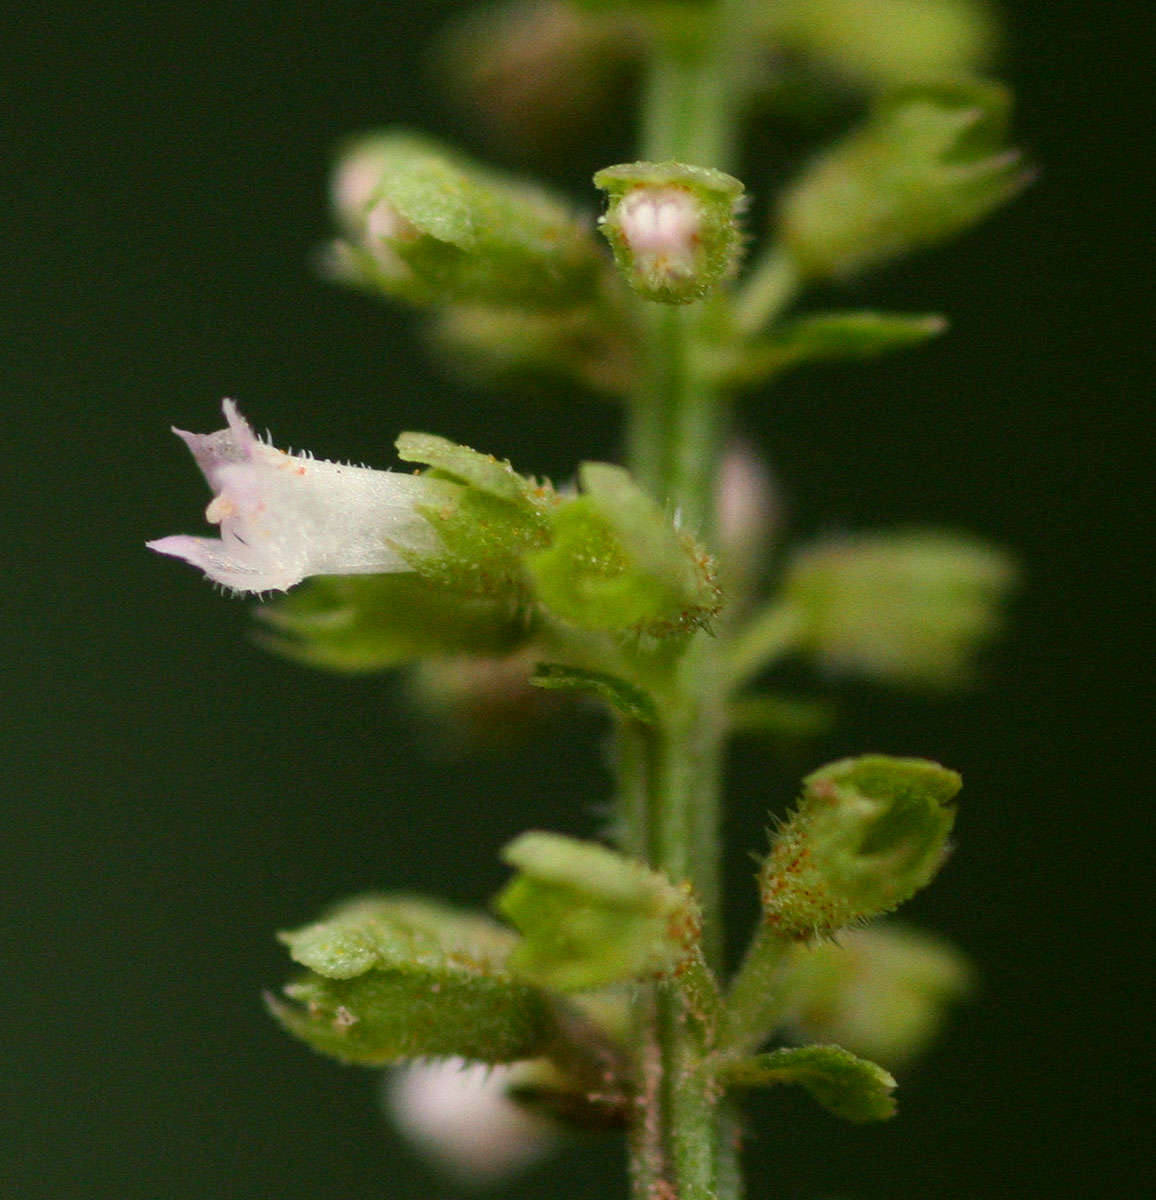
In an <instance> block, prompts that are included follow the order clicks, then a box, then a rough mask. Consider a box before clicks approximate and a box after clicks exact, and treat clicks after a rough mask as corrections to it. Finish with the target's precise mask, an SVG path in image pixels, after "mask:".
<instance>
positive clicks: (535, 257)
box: [333, 130, 606, 309]
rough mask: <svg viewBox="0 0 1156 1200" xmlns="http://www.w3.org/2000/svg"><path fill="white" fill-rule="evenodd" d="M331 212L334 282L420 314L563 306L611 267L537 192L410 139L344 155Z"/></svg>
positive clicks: (587, 234)
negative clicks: (463, 306)
mask: <svg viewBox="0 0 1156 1200" xmlns="http://www.w3.org/2000/svg"><path fill="white" fill-rule="evenodd" d="M333 192H334V204H335V208H336V211H337V216H338V219H339V221H340V222H341V224H342V226H343V228H344V233H345V236H344V239H343V240H342V241H340V242H339V243H338V244H337V246H336V249H335V253H334V256H333V266H334V269H335V271H336V273H337V274H338V275H339V277H341V278H343V279H345V280H347V281H349V282H352V283H356V284H358V285H359V286H362V287H366V288H369V289H371V290H375V291H383V292H385V293H387V294H388V295H391V296H399V297H401V298H403V299H407V300H410V301H413V302H415V303H438V304H444V303H457V302H474V303H476V302H483V303H494V304H499V305H502V306H509V307H520V308H529V309H543V308H546V309H549V308H558V307H568V306H570V305H573V304H576V303H579V302H581V301H584V300H588V299H590V298H591V297H592V296H593V295H594V294H595V293H596V292H597V290H598V288H599V286H600V284H599V281H600V279H601V278H602V277H603V276H604V274H605V271H606V263H605V259H604V258H603V256H602V254H601V253H600V252H599V249H598V245H597V243H596V242H595V240H594V237H593V234H592V232H591V230H590V228H589V226H588V225H587V224H586V223H585V222H584V221H582V220H580V219H579V218H577V217H576V216H575V215H574V214H573V213H572V212H571V211H570V210H569V209H568V208H567V206H566V205H564V204H563V203H561V202H559V201H558V200H556V199H554V198H553V197H552V196H550V195H548V194H547V193H546V192H545V191H544V190H542V189H540V188H537V187H534V186H531V185H529V184H525V183H522V182H520V181H516V180H513V179H510V178H508V177H506V176H505V175H502V174H501V173H499V172H497V171H493V170H490V169H489V168H487V167H483V166H480V165H479V164H477V163H475V162H473V161H472V160H470V159H468V158H466V157H465V156H464V155H462V154H459V153H457V152H456V151H453V150H450V149H448V148H446V147H444V146H441V145H439V144H438V143H436V142H434V141H432V140H430V139H428V138H425V137H421V136H419V135H417V134H413V133H408V132H405V131H401V130H390V131H386V132H383V133H377V134H372V135H370V136H368V137H364V138H362V139H360V140H358V141H356V142H353V143H352V144H350V145H349V146H348V147H347V148H346V150H345V151H344V153H343V155H342V158H341V160H340V162H339V164H338V169H337V174H336V178H335V182H334V188H333Z"/></svg>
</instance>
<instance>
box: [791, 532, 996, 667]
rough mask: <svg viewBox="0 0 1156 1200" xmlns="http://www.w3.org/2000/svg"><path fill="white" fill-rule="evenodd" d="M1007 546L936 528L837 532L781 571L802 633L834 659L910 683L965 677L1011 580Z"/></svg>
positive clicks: (829, 662)
mask: <svg viewBox="0 0 1156 1200" xmlns="http://www.w3.org/2000/svg"><path fill="white" fill-rule="evenodd" d="M1015 577H1016V569H1015V564H1014V563H1013V562H1012V560H1011V559H1010V557H1009V556H1008V555H1007V554H1006V553H1004V551H1002V550H1000V549H998V548H997V547H995V546H991V545H989V544H987V543H985V542H982V541H980V540H978V539H972V538H967V537H964V536H961V535H959V534H951V533H943V532H938V531H935V530H909V531H906V532H898V533H874V534H860V535H857V536H852V537H842V538H833V539H830V540H829V541H826V542H821V543H818V544H816V545H814V546H811V547H809V548H806V549H804V550H802V551H800V552H799V553H798V554H797V555H796V556H795V558H794V560H793V561H792V562H791V563H790V565H789V566H788V569H787V573H786V578H785V580H784V594H785V597H786V599H787V602H788V603H789V604H790V605H791V606H792V608H793V609H794V610H795V611H796V613H797V614H798V616H799V619H800V622H801V632H800V635H799V641H800V644H801V646H802V648H803V649H804V651H805V652H809V653H811V654H813V655H815V656H816V657H817V658H818V659H819V661H820V662H821V663H822V664H823V665H824V666H825V667H827V668H828V669H830V670H833V671H840V672H853V673H857V674H862V675H866V676H869V677H871V678H874V679H879V680H883V681H885V682H889V683H894V684H902V685H907V686H923V687H949V686H953V685H959V684H963V683H966V682H967V681H968V679H969V678H970V676H971V674H972V660H973V659H974V657H975V654H976V651H977V650H979V649H980V648H981V647H982V646H983V645H984V644H985V643H987V642H988V641H990V640H991V638H992V637H993V635H994V634H995V633H996V632H997V630H998V628H999V615H1000V614H999V605H1000V602H1001V601H1002V600H1003V599H1004V598H1005V596H1006V595H1007V593H1008V591H1009V590H1010V589H1011V587H1012V586H1013V584H1014V582H1015Z"/></svg>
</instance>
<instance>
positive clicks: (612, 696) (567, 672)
mask: <svg viewBox="0 0 1156 1200" xmlns="http://www.w3.org/2000/svg"><path fill="white" fill-rule="evenodd" d="M530 682H531V683H532V684H533V685H534V686H535V687H540V688H549V689H553V690H556V691H565V692H586V693H588V694H589V695H592V696H597V697H598V699H599V700H604V701H605V702H606V703H607V704H609V705H610V707H611V708H612V709H614V710H615V712H618V713H621V714H622V715H623V716H624V717H631V718H632V719H633V720H635V721H642V722H643V723H644V724H647V725H653V724H654V723H655V722H656V721H657V720H658V712H657V710H656V709H655V705H654V700H653V699H652V698H651V697H650V696H649V695H647V693H646V692H644V691H643V690H642V689H641V688H638V687H635V686H634V685H633V684H632V683H627V682H626V680H625V679H619V678H618V677H617V676H615V675H607V674H606V673H605V672H602V671H589V670H587V669H586V668H584V667H569V666H566V665H565V664H564V663H539V664H538V666H537V667H536V668H535V670H534V674H533V675H532V676H531V678H530Z"/></svg>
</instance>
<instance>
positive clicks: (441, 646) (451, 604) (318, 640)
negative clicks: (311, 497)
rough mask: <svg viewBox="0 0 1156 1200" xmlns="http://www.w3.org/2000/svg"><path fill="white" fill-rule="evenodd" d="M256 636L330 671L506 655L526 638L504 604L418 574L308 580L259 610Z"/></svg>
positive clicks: (518, 620) (519, 618)
mask: <svg viewBox="0 0 1156 1200" xmlns="http://www.w3.org/2000/svg"><path fill="white" fill-rule="evenodd" d="M257 616H258V617H259V618H260V619H261V620H262V621H264V622H265V624H266V625H267V626H268V627H269V629H270V631H271V632H269V633H265V634H262V635H260V638H259V640H260V641H261V642H262V643H263V644H264V645H266V646H268V647H269V648H270V649H272V650H274V651H276V652H277V653H279V654H283V655H284V656H285V657H287V658H292V659H295V660H296V661H298V662H303V663H306V664H308V665H310V666H315V667H324V668H328V669H330V670H334V671H345V672H363V671H379V670H384V669H386V668H389V667H396V666H400V665H402V664H405V663H410V662H413V661H415V660H417V659H420V658H429V657H434V658H441V657H446V656H457V655H500V654H507V653H509V652H510V651H511V650H513V649H514V648H515V647H517V646H518V645H519V644H521V643H522V642H523V641H525V640H526V638H527V636H528V632H529V631H528V627H527V624H526V620H525V617H524V615H522V614H520V613H519V612H518V611H517V610H516V609H515V608H512V607H511V605H510V604H509V603H506V602H503V601H500V600H499V601H494V600H486V599H476V598H473V597H469V596H462V595H456V594H451V593H449V592H447V591H445V590H444V589H442V588H438V587H436V586H434V585H433V584H431V583H430V582H427V581H426V580H424V579H422V578H421V577H419V576H418V575H416V574H409V573H397V574H392V575H333V576H318V577H314V578H312V579H308V580H306V581H305V583H303V584H302V585H301V586H300V587H297V588H294V589H293V591H291V592H290V593H289V594H288V595H286V596H284V597H282V598H279V599H278V600H276V601H274V602H273V603H271V604H266V605H263V606H262V607H261V608H259V609H258V610H257Z"/></svg>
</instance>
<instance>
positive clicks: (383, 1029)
mask: <svg viewBox="0 0 1156 1200" xmlns="http://www.w3.org/2000/svg"><path fill="white" fill-rule="evenodd" d="M279 936H280V939H281V941H283V942H284V943H285V944H286V945H287V946H288V947H289V953H290V954H291V955H292V957H293V958H294V960H295V961H296V962H298V963H300V964H301V965H302V966H304V967H307V968H308V969H309V972H310V973H309V974H308V975H307V976H305V977H304V978H302V979H301V980H299V981H298V982H296V983H293V984H290V985H289V986H288V987H287V988H286V989H285V995H286V996H287V997H288V998H289V1000H290V1001H291V1002H292V1003H285V1002H284V1001H281V1000H276V999H270V1001H269V1004H270V1007H271V1009H272V1010H273V1013H274V1014H275V1015H276V1016H277V1018H278V1019H279V1020H280V1021H281V1023H282V1024H283V1025H284V1026H285V1027H286V1028H287V1029H288V1030H290V1032H292V1033H295V1034H296V1035H297V1036H298V1037H299V1038H301V1039H302V1040H303V1041H305V1042H308V1043H309V1045H310V1046H312V1047H313V1048H314V1049H315V1050H320V1051H321V1052H322V1053H324V1054H329V1055H331V1056H332V1057H334V1058H339V1059H341V1060H342V1061H344V1062H352V1063H360V1064H363V1065H367V1066H379V1065H383V1064H386V1063H391V1062H396V1061H397V1060H398V1059H402V1058H416V1057H428V1056H441V1055H460V1056H461V1057H463V1058H469V1059H477V1060H479V1061H481V1062H491V1063H497V1062H513V1061H515V1060H517V1059H522V1058H531V1057H534V1056H535V1055H538V1054H541V1053H543V1052H544V1050H545V1049H546V1048H547V1047H548V1046H549V1045H550V1043H551V1041H552V1039H553V1038H554V1036H555V1025H554V1017H553V1013H552V1008H551V1002H550V1000H549V998H548V997H547V996H546V995H545V994H544V993H542V992H540V991H538V990H537V989H535V988H533V987H531V986H529V985H527V984H526V983H524V982H519V981H518V980H516V979H515V978H514V977H513V976H512V975H511V974H510V972H509V970H508V969H507V965H506V963H507V959H508V957H509V954H510V951H511V949H512V947H513V945H514V941H515V939H514V937H513V935H512V934H510V933H509V932H508V931H507V930H504V929H502V928H501V926H499V925H496V924H495V923H494V922H493V921H490V920H488V919H487V918H486V917H483V916H480V915H478V914H473V913H466V912H462V911H460V910H457V909H454V908H451V907H450V906H448V905H444V904H440V903H435V902H434V901H430V900H423V899H418V898H416V897H408V896H394V897H390V896H376V897H367V898H363V899H360V900H355V901H351V902H349V903H347V904H344V905H342V906H341V907H340V908H337V909H335V910H334V911H333V912H332V913H330V914H329V916H328V917H326V918H325V919H324V920H322V921H320V922H318V923H317V924H315V925H307V926H305V927H304V928H302V929H298V930H294V931H293V932H290V933H283V934H280V935H279Z"/></svg>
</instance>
